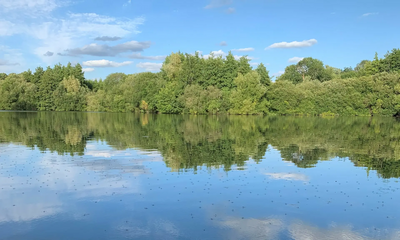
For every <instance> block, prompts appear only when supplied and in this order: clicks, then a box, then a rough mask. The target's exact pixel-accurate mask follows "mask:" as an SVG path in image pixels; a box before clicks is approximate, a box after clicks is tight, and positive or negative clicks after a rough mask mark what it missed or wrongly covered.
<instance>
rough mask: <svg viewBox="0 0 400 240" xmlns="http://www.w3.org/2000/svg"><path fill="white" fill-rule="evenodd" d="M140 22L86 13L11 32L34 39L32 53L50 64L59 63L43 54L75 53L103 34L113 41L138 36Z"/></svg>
mask: <svg viewBox="0 0 400 240" xmlns="http://www.w3.org/2000/svg"><path fill="white" fill-rule="evenodd" d="M143 22H144V19H143V18H135V19H116V18H112V17H108V16H102V15H98V14H94V13H86V14H68V16H67V18H63V19H61V18H60V19H53V18H51V19H49V21H41V22H39V23H29V22H27V23H19V24H17V25H16V26H15V29H16V31H18V32H22V33H25V34H27V35H29V36H30V37H32V38H34V39H38V40H39V44H38V46H37V47H36V48H35V49H34V50H33V52H34V53H35V54H36V55H37V56H38V57H40V58H41V59H42V61H44V62H45V63H47V64H51V63H55V62H59V61H60V57H59V56H58V55H57V56H55V57H52V58H48V57H47V58H46V57H45V56H43V53H44V52H47V51H50V52H54V53H61V52H63V51H64V50H66V49H72V50H74V49H75V50H76V48H77V46H82V45H84V44H85V43H87V41H88V39H94V38H97V37H98V36H102V34H104V33H107V34H108V35H110V36H114V37H117V38H118V37H120V38H121V37H124V36H126V35H129V34H132V33H134V34H137V33H139V31H138V30H137V27H138V26H139V25H141V24H143ZM1 31H2V30H0V32H1ZM92 47H93V46H92ZM104 48H107V47H104ZM109 48H111V50H109V53H110V52H112V50H113V47H109ZM114 50H115V49H114ZM78 52H79V51H78Z"/></svg>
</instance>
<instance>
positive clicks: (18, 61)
mask: <svg viewBox="0 0 400 240" xmlns="http://www.w3.org/2000/svg"><path fill="white" fill-rule="evenodd" d="M24 63H25V61H24V58H23V56H22V53H21V52H20V51H19V50H18V49H12V48H10V47H8V46H3V45H0V72H5V73H11V72H21V71H23V70H25V69H24V68H23V64H24Z"/></svg>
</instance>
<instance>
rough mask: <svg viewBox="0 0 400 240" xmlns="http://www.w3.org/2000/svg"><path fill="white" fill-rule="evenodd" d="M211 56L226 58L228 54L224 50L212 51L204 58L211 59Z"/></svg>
mask: <svg viewBox="0 0 400 240" xmlns="http://www.w3.org/2000/svg"><path fill="white" fill-rule="evenodd" d="M197 52H199V53H200V54H201V53H202V52H201V51H197ZM211 55H214V57H219V56H222V57H223V56H226V53H225V52H224V51H222V50H218V51H211V54H206V55H203V58H205V59H207V58H210V57H211Z"/></svg>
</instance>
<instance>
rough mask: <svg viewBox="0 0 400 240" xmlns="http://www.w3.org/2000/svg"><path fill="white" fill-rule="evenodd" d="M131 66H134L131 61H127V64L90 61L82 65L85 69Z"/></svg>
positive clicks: (103, 60)
mask: <svg viewBox="0 0 400 240" xmlns="http://www.w3.org/2000/svg"><path fill="white" fill-rule="evenodd" d="M129 64H132V62H131V61H125V62H121V63H118V62H113V61H109V60H105V59H102V60H90V61H86V62H83V63H82V65H83V66H85V67H122V66H127V65H129Z"/></svg>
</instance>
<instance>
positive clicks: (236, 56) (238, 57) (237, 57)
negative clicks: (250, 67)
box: [233, 55, 254, 60]
mask: <svg viewBox="0 0 400 240" xmlns="http://www.w3.org/2000/svg"><path fill="white" fill-rule="evenodd" d="M233 57H234V58H235V59H236V60H239V59H240V58H241V57H244V56H239V55H233ZM246 58H247V59H249V60H253V59H254V57H249V56H246Z"/></svg>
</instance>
